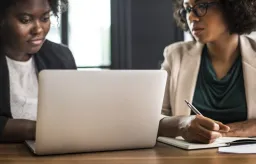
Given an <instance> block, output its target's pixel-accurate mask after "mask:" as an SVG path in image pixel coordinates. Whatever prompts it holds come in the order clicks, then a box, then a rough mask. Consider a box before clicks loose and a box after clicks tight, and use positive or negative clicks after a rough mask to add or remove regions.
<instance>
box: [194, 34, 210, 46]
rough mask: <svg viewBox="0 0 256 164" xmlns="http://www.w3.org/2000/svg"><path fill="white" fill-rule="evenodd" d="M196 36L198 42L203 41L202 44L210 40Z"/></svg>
mask: <svg viewBox="0 0 256 164" xmlns="http://www.w3.org/2000/svg"><path fill="white" fill-rule="evenodd" d="M194 38H195V40H196V41H197V42H199V43H201V44H206V43H208V42H209V41H208V39H206V38H205V37H195V36H194Z"/></svg>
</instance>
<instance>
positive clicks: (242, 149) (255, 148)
mask: <svg viewBox="0 0 256 164" xmlns="http://www.w3.org/2000/svg"><path fill="white" fill-rule="evenodd" d="M219 152H220V153H235V154H255V153H256V144H247V145H237V146H230V147H220V148H219Z"/></svg>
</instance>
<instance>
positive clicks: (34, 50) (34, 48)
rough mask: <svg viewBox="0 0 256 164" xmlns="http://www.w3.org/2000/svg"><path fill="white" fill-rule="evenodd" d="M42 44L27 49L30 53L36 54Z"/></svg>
mask: <svg viewBox="0 0 256 164" xmlns="http://www.w3.org/2000/svg"><path fill="white" fill-rule="evenodd" d="M41 47H42V46H37V47H31V48H29V50H28V51H27V52H28V54H35V53H37V52H38V51H40V49H41Z"/></svg>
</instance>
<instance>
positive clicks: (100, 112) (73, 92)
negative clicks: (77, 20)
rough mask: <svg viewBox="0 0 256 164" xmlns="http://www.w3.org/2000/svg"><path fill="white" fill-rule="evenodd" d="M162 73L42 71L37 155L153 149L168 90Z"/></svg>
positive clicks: (35, 143) (34, 143) (34, 146)
mask: <svg viewBox="0 0 256 164" xmlns="http://www.w3.org/2000/svg"><path fill="white" fill-rule="evenodd" d="M166 79H167V73H166V72H165V71H163V70H107V71H100V70H98V71H97V70H91V71H76V70H44V71H42V72H40V74H39V95H38V114H37V125H36V126H37V127H36V139H35V141H26V144H27V145H28V146H29V148H30V149H31V150H32V151H33V153H35V154H37V155H53V154H67V153H85V152H97V151H115V150H128V149H129V150H131V149H141V148H152V147H154V146H155V144H156V138H157V132H158V125H159V121H160V117H161V116H160V115H161V108H162V103H163V97H164V91H165V86H166Z"/></svg>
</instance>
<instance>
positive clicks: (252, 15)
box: [174, 0, 256, 35]
mask: <svg viewBox="0 0 256 164" xmlns="http://www.w3.org/2000/svg"><path fill="white" fill-rule="evenodd" d="M174 2H175V3H174V18H175V19H176V22H177V25H178V26H179V27H181V28H182V29H183V30H185V31H188V30H189V28H188V25H187V21H186V20H185V19H184V18H183V17H182V15H181V12H180V11H181V10H182V9H184V7H183V0H174ZM219 3H220V8H221V11H223V15H224V20H225V21H226V23H227V25H228V28H229V31H230V33H231V34H239V35H243V34H250V33H251V32H252V31H255V30H256V0H219Z"/></svg>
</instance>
